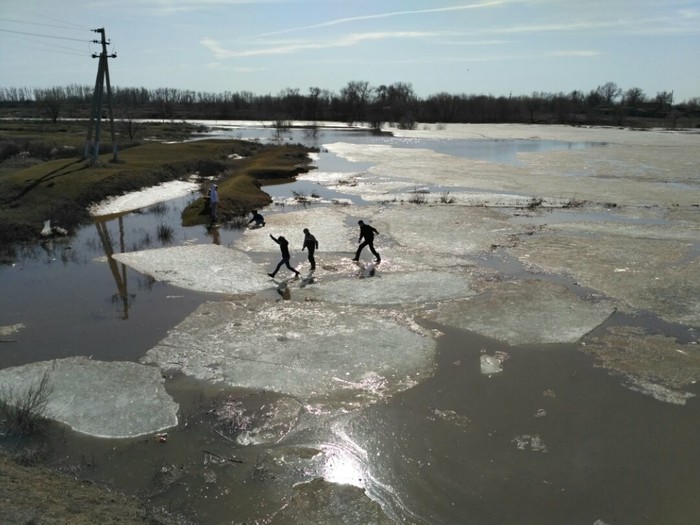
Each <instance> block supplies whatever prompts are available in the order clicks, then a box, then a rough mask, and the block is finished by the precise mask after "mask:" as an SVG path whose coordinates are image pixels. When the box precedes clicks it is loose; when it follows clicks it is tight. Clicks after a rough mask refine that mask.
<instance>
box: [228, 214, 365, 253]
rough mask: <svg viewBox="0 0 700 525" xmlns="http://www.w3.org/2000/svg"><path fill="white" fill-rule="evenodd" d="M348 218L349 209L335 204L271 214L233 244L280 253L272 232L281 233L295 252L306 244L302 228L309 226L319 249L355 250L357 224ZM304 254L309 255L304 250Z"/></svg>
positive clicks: (322, 250)
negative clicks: (345, 209)
mask: <svg viewBox="0 0 700 525" xmlns="http://www.w3.org/2000/svg"><path fill="white" fill-rule="evenodd" d="M355 213H358V211H355ZM359 213H361V212H359ZM349 218H350V214H349V213H348V212H345V211H343V210H340V209H338V208H332V207H322V208H313V209H307V210H302V211H293V212H288V213H274V214H269V215H268V216H266V217H265V226H264V227H262V228H249V229H247V230H245V231H244V233H243V235H242V237H241V238H240V239H238V240H237V241H235V243H234V246H235V247H236V248H239V249H241V250H243V251H246V252H248V251H252V252H275V254H279V247H278V246H277V244H275V242H274V241H273V240H272V239H270V235H273V236H275V237H279V236H280V235H282V236H283V237H285V238H286V239H287V240H288V241H289V251H290V252H291V253H292V254H296V252H301V248H302V246H303V245H304V232H303V229H304V228H308V229H309V231H310V232H311V233H312V234H313V235H314V236H315V237H316V239H317V240H318V244H319V249H318V251H319V252H350V253H354V251H355V249H356V248H357V245H356V244H354V243H353V240H357V237H358V232H359V230H358V227H357V225H356V224H355V225H353V226H351V225H350V223H349ZM303 255H304V257H306V255H305V252H304V254H303Z"/></svg>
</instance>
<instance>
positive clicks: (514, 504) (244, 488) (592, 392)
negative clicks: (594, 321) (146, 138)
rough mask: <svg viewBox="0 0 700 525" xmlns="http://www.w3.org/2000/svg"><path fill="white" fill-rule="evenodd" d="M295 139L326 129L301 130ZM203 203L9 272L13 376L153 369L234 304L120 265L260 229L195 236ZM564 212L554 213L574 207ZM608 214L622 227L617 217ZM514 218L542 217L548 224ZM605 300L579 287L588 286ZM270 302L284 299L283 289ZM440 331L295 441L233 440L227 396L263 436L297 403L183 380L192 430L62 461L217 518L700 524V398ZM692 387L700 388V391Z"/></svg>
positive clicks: (503, 153) (93, 237) (26, 258)
mask: <svg viewBox="0 0 700 525" xmlns="http://www.w3.org/2000/svg"><path fill="white" fill-rule="evenodd" d="M265 132H266V133H268V134H269V133H270V130H265ZM261 133H262V131H261V130H245V129H237V130H235V131H232V132H230V136H235V137H240V138H260V137H261ZM263 138H264V137H263ZM293 140H294V141H298V142H302V141H305V140H307V141H308V140H311V139H308V138H304V137H303V136H302V135H298V136H294V137H293ZM313 141H316V142H317V143H318V144H319V147H323V144H328V143H332V142H338V141H344V142H353V141H356V143H362V144H380V145H386V144H390V145H392V146H394V147H406V148H414V147H415V148H424V149H432V150H434V151H436V152H438V153H443V154H446V155H453V156H454V155H464V156H467V157H470V158H474V159H478V160H486V161H489V162H496V163H503V164H512V165H514V164H516V163H517V153H518V152H520V151H529V152H532V151H536V152H545V151H556V150H559V149H561V150H566V149H572V148H573V149H576V150H590V151H591V152H592V155H594V153H593V152H594V151H595V149H596V148H605V147H606V146H605V145H604V144H600V143H574V144H572V143H568V142H561V143H559V142H557V141H537V140H532V141H526V140H522V141H507V140H498V141H488V140H482V141H478V140H477V141H456V140H446V141H436V140H425V139H411V140H405V139H401V138H392V137H371V136H360V135H357V134H352V133H350V132H341V131H322V132H320V135H319V136H318V137H316V138H315V139H313V140H312V142H313ZM521 148H522V149H521ZM369 168H370V164H369V163H362V162H359V163H354V162H349V161H347V160H344V159H342V158H340V157H338V156H335V155H332V154H323V155H321V156H320V158H319V161H318V170H319V171H324V172H334V173H337V172H342V173H363V172H366V170H368V169H369ZM266 190H269V193H270V194H271V195H272V196H273V197H274V198H275V200H276V201H277V202H278V204H277V205H273V206H271V207H270V208H269V209H268V210H265V213H266V214H268V215H269V214H277V213H286V212H287V211H298V210H299V209H304V208H303V207H300V206H296V205H294V204H293V198H292V197H293V194H294V192H296V193H304V194H311V193H317V194H319V196H320V197H321V198H322V199H334V198H347V199H348V200H350V201H352V202H353V204H354V205H358V206H362V205H363V204H365V201H364V200H363V199H362V197H361V196H359V195H356V194H344V193H343V192H342V190H340V189H338V188H333V189H329V188H325V187H322V186H319V185H318V184H315V183H313V182H310V181H302V182H297V183H294V184H286V185H276V186H271V187H267V188H266ZM191 198H193V197H184V198H180V199H175V200H173V201H169V202H167V203H165V204H164V205H158V206H152V207H150V208H147V209H144V210H139V211H138V212H132V213H127V214H125V215H123V216H121V217H115V218H111V219H110V220H108V221H105V222H99V221H97V222H96V223H95V224H93V225H90V226H87V227H85V228H83V229H81V230H80V231H79V232H78V233H77V234H76V236H75V237H73V238H71V239H67V240H65V241H61V240H56V241H53V242H50V243H43V244H40V245H37V246H33V247H29V248H27V249H26V251H25V253H23V254H22V256H21V258H20V259H19V260H18V261H17V262H16V264H14V265H12V266H6V267H2V268H0V290H1V292H2V293H1V294H0V326H10V325H16V324H22V325H24V328H22V329H21V330H19V331H18V332H17V333H14V334H10V335H6V336H2V337H1V339H2V340H3V341H4V342H3V343H2V344H0V369H4V368H8V367H11V366H18V365H23V364H27V363H32V362H35V361H41V360H50V359H60V358H64V357H69V356H90V357H92V358H93V359H96V360H104V361H112V360H114V361H117V360H119V361H138V360H139V359H140V358H142V357H143V356H144V354H145V353H146V352H147V351H148V350H149V349H151V348H152V347H154V346H155V345H156V344H157V343H158V342H159V341H161V340H162V339H163V338H164V337H165V336H166V334H167V332H168V330H171V329H172V328H173V327H174V326H175V325H177V324H178V323H180V322H181V321H182V320H183V319H185V318H186V317H187V316H188V315H189V314H190V313H192V312H193V311H195V309H197V307H199V306H200V305H201V304H202V303H204V302H207V301H220V300H222V296H221V295H220V294H208V293H201V292H194V291H191V290H185V289H182V288H177V287H174V286H171V285H169V284H166V283H162V282H158V281H154V280H152V279H150V278H148V277H145V276H144V275H141V274H139V273H138V272H135V271H134V270H132V269H130V268H129V267H127V266H124V265H122V264H118V263H116V262H115V261H113V260H111V259H108V258H107V257H108V256H109V255H110V254H111V253H117V252H124V251H134V250H143V249H149V248H156V247H162V246H169V245H181V244H198V243H200V244H201V243H207V244H209V243H214V244H220V245H222V246H227V245H230V244H231V243H233V242H234V241H236V240H237V239H238V238H239V237H240V235H241V233H240V232H239V231H236V230H230V229H226V228H220V229H219V230H218V231H214V232H208V231H207V230H206V229H205V228H203V227H193V228H183V227H182V226H181V225H180V222H179V217H180V211H181V210H182V209H183V208H184V206H186V205H187V203H188V202H189V200H190V199H191ZM324 205H326V204H311V205H309V206H324ZM551 213H552V214H551V215H548V216H547V220H548V221H549V222H550V223H551V222H552V221H553V220H557V221H558V222H563V223H565V222H567V221H568V220H570V217H571V216H570V215H564V214H563V213H562V212H558V211H554V212H551ZM559 213H562V215H561V217H558V215H557V214H559ZM357 214H358V215H361V212H360V211H358V212H357ZM589 220H590V221H592V222H604V221H608V220H620V219H612V218H611V217H610V216H609V215H607V214H606V213H605V212H599V211H598V212H595V213H592V214H591V215H590V217H589ZM514 221H515V222H517V221H530V222H531V223H533V224H536V225H537V224H538V221H543V219H539V218H533V217H530V218H526V217H525V218H523V217H515V218H514ZM664 221H665V217H661V216H654V215H651V216H648V217H646V218H644V219H637V218H630V219H628V221H627V222H629V223H630V224H633V225H635V224H642V225H647V224H648V225H651V226H663V224H664ZM622 222H624V221H622ZM163 224H166V225H169V226H170V227H172V229H173V232H172V236H171V237H170V239H166V240H160V239H159V238H158V233H157V232H158V227H159V226H160V225H163ZM696 257H697V254H696ZM299 260H300V261H301V260H302V258H301V257H300V258H299ZM293 262H294V261H293ZM479 264H481V265H483V266H485V267H489V268H491V269H493V270H495V271H498V273H499V274H500V278H501V279H503V280H508V279H517V278H522V277H523V276H525V275H527V274H528V272H531V271H532V270H531V269H529V270H528V269H526V268H525V267H524V266H523V264H522V263H521V262H520V261H518V260H516V259H514V258H512V257H507V256H505V255H503V254H499V253H497V252H494V253H491V254H485V255H483V256H482V257H481V259H480V261H479ZM262 271H266V270H264V269H263V268H261V272H262ZM538 277H539V278H542V279H551V280H553V281H557V280H561V277H560V276H557V275H549V276H546V275H538ZM574 288H575V287H574ZM587 292H588V290H586V289H585V288H580V287H579V288H578V289H577V293H579V294H581V295H584V294H585V293H587ZM261 296H262V297H263V298H267V299H268V300H269V301H274V300H276V299H278V296H277V295H276V293H275V290H274V288H271V289H270V290H269V293H268V292H266V293H263V294H261ZM420 322H421V324H422V325H423V326H424V328H426V329H428V330H434V331H436V332H440V333H441V334H442V335H441V336H440V337H438V338H437V361H436V363H435V370H434V374H433V376H432V377H430V378H428V379H426V380H424V381H422V382H420V383H419V384H417V385H416V386H414V387H413V388H410V389H408V390H405V391H403V392H400V393H398V394H395V395H393V396H392V397H390V398H386V399H384V400H382V401H381V402H379V403H375V404H373V405H371V406H369V407H365V408H362V409H359V410H354V411H353V410H350V411H340V412H338V411H330V412H321V413H311V412H303V411H302V414H301V415H300V416H299V418H298V420H296V419H295V420H294V421H293V423H294V424H293V426H294V429H295V430H294V432H289V433H287V434H284V436H283V437H282V438H280V439H277V440H272V441H263V442H258V441H254V442H253V443H252V444H247V445H242V444H240V443H239V442H237V441H235V440H234V439H232V435H231V434H229V433H226V432H223V431H222V426H221V419H220V418H219V417H218V413H217V407H221V406H222V404H225V403H226V402H235V406H236V410H237V412H236V414H237V415H238V416H239V417H240V418H241V421H239V423H240V425H241V428H243V427H246V428H247V423H248V422H247V420H245V417H246V415H250V414H256V413H259V412H260V411H263V409H264V408H265V407H270V406H277V405H275V403H277V402H279V400H280V396H278V395H276V394H274V393H272V392H260V391H249V390H245V389H241V388H233V387H230V386H222V385H214V384H210V383H207V382H203V381H197V380H195V379H192V378H188V377H185V376H180V375H175V376H172V377H168V378H167V380H166V384H165V387H166V389H167V390H168V392H169V393H170V394H171V395H172V396H173V398H174V399H175V401H176V402H177V403H179V405H180V407H181V414H180V418H179V419H180V423H179V425H178V427H176V428H173V429H170V430H168V433H167V439H166V440H165V441H160V440H159V439H154V438H153V437H148V438H138V439H121V440H113V439H98V438H94V437H90V436H85V435H82V434H79V433H75V432H71V431H69V430H65V429H63V430H57V431H56V432H54V433H52V435H51V436H50V438H49V439H50V447H49V449H48V450H49V452H48V453H47V454H48V456H47V462H48V463H50V464H52V465H55V466H59V467H61V468H64V469H66V470H69V471H71V472H73V473H75V474H76V475H78V476H80V477H81V478H84V479H92V480H95V481H99V482H102V483H106V484H107V485H109V486H111V487H114V488H115V489H118V490H121V491H124V492H126V493H133V494H139V495H141V496H146V497H148V498H149V499H150V500H151V501H152V502H153V503H155V504H158V505H162V506H164V507H166V508H168V509H169V510H170V511H172V512H176V513H183V514H185V515H189V516H194V517H195V520H196V521H197V522H198V523H205V524H209V523H211V524H218V523H299V522H307V523H416V524H452V523H465V524H471V523H474V524H504V523H519V524H521V523H522V524H550V523H551V524H563V523H565V524H581V525H594V524H597V525H603V524H608V525H619V524H659V523H664V524H679V525H681V524H682V525H685V524H688V525H691V524H694V523H697V522H698V516H700V501H699V500H698V498H697V494H698V492H699V491H700V475H698V473H699V472H700V447H697V436H698V431H700V417H698V416H699V415H700V413H699V412H698V401H697V399H698V398H697V397H695V398H692V399H690V400H688V403H687V404H686V405H677V404H670V403H662V402H660V401H658V400H656V399H654V398H652V397H651V396H646V395H642V394H640V393H639V392H635V391H633V390H630V389H627V388H624V387H623V386H622V385H621V383H620V381H619V378H616V377H615V376H613V375H610V374H609V373H608V372H607V371H606V370H605V369H603V368H600V367H597V366H595V363H594V361H593V358H592V357H590V356H589V355H587V354H585V353H583V352H581V351H580V348H579V347H578V346H577V345H576V344H544V345H543V344H539V345H538V344H531V345H516V346H511V345H507V344H505V343H503V342H501V341H497V340H495V339H490V338H488V337H485V336H482V335H478V334H477V333H474V332H470V331H466V330H461V329H458V328H455V327H449V326H445V325H439V324H436V323H433V322H429V321H420ZM616 325H621V326H640V327H648V326H657V327H658V326H662V327H665V328H667V329H668V330H669V332H671V333H675V335H679V336H680V334H684V335H685V337H686V338H687V334H688V331H687V327H682V326H679V325H672V324H670V323H667V322H663V321H661V320H659V319H658V318H656V317H655V316H653V315H651V314H649V313H648V312H647V313H645V315H639V316H637V315H628V314H625V313H622V312H618V313H615V314H613V315H612V316H611V317H610V318H608V320H607V321H605V323H604V324H603V325H601V326H599V327H597V328H596V329H595V331H594V332H593V334H590V335H593V336H595V335H596V334H598V333H600V334H602V333H603V332H604V331H605V330H606V329H607V328H608V327H611V326H616ZM364 350H365V349H362V348H358V349H357V351H358V352H363V351H364ZM485 354H487V355H500V356H503V357H504V360H503V371H502V372H499V373H496V374H492V375H490V374H483V373H482V372H481V371H480V368H479V362H480V358H481V356H483V355H485ZM690 391H692V392H694V393H695V394H696V395H697V394H700V389H699V388H698V387H697V385H694V386H692V387H690ZM251 417H252V419H255V416H254V415H253V416H251ZM233 437H235V436H233ZM317 478H322V479H323V480H325V482H326V484H325V485H323V486H321V487H316V486H314V487H315V488H314V489H313V490H312V494H309V493H308V492H304V490H303V489H302V487H304V485H303V484H304V483H305V482H310V481H311V480H313V479H317ZM357 489H361V490H364V494H365V495H363V494H362V492H361V490H360V491H358V490H357ZM290 502H291V503H290ZM379 509H380V510H379ZM303 519H305V520H306V521H302V520H303Z"/></svg>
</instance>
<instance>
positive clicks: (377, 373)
mask: <svg viewBox="0 0 700 525" xmlns="http://www.w3.org/2000/svg"><path fill="white" fill-rule="evenodd" d="M434 354H435V342H434V341H433V339H432V338H431V337H428V336H426V335H424V334H423V333H422V331H419V328H418V327H417V325H415V323H414V322H413V321H412V320H411V319H410V318H407V317H405V316H403V315H402V314H400V313H397V312H393V313H392V312H386V311H383V310H376V309H363V308H358V307H356V306H353V307H349V306H338V305H332V304H319V303H311V302H303V303H298V302H295V303H293V304H290V303H289V302H279V303H276V304H269V303H268V304H257V305H255V304H253V303H245V302H242V303H234V302H227V301H222V302H212V303H207V304H203V305H202V306H200V307H199V308H198V309H197V310H196V311H195V312H194V313H192V314H191V315H190V316H189V317H187V318H186V319H185V320H184V321H183V322H182V323H180V324H179V325H178V326H176V327H175V328H174V329H173V330H171V331H170V333H169V334H168V336H167V337H166V338H165V339H164V340H162V341H161V342H160V343H159V344H158V345H157V346H155V347H154V348H152V349H151V350H149V351H148V352H147V354H146V355H145V356H144V357H143V358H142V362H143V363H153V364H157V365H158V366H160V367H161V369H162V370H163V372H164V373H173V372H182V373H184V374H186V375H189V376H193V377H195V378H197V379H203V380H207V381H211V382H224V383H226V384H229V385H232V386H238V387H244V388H251V389H255V390H270V391H274V392H277V393H280V394H285V395H290V396H294V397H296V398H298V399H300V400H308V401H312V402H323V401H324V400H325V402H327V403H333V400H336V401H337V402H340V403H341V404H346V403H371V402H374V401H376V400H378V399H381V398H383V397H385V396H388V395H391V394H393V393H395V392H399V391H401V390H405V389H407V388H410V387H411V386H413V385H415V384H416V383H417V382H419V381H421V380H422V379H423V378H425V377H428V376H430V375H431V374H432V371H433V362H434Z"/></svg>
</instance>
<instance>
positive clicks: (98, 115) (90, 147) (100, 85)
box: [83, 27, 118, 164]
mask: <svg viewBox="0 0 700 525" xmlns="http://www.w3.org/2000/svg"><path fill="white" fill-rule="evenodd" d="M93 31H94V32H95V33H100V34H101V35H102V38H101V40H93V43H95V44H102V52H101V53H100V54H99V55H96V54H94V53H93V55H92V58H99V59H100V61H99V64H98V66H97V78H96V80H95V92H94V94H93V98H92V113H91V114H90V123H89V124H88V133H87V140H86V141H85V154H84V155H83V156H84V157H85V159H86V160H88V161H89V162H90V164H96V163H97V160H98V158H99V155H100V124H101V122H102V97H103V94H104V88H105V81H106V82H107V108H108V111H109V125H110V130H111V132H112V162H117V160H118V158H117V141H116V139H115V134H114V115H113V114H112V86H111V85H110V83H109V66H108V65H107V58H117V54H116V53H113V54H111V55H108V54H107V44H108V43H109V42H107V39H106V38H105V30H104V27H103V28H101V29H93ZM93 131H94V137H93Z"/></svg>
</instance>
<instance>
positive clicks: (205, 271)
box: [113, 228, 274, 294]
mask: <svg viewBox="0 0 700 525" xmlns="http://www.w3.org/2000/svg"><path fill="white" fill-rule="evenodd" d="M263 229H264V228H263ZM268 240H269V239H268ZM270 242H271V243H272V241H271V240H270ZM272 244H274V243H272ZM113 257H114V259H116V260H117V261H119V262H121V263H123V264H126V265H127V266H130V267H132V268H134V269H135V270H136V271H138V272H141V273H143V274H146V275H150V276H151V277H153V278H154V279H156V280H158V281H163V282H167V283H170V284H172V285H174V286H179V287H180V288H187V289H190V290H197V291H202V292H216V293H230V294H238V293H254V292H258V291H261V290H265V289H267V288H269V287H270V280H269V278H268V276H267V275H266V274H265V269H264V267H262V266H261V265H259V264H256V263H255V262H253V260H252V259H251V258H250V257H249V256H248V255H247V254H245V253H243V252H241V251H239V250H232V249H230V248H225V247H223V246H218V245H216V244H196V245H191V246H175V247H170V248H160V249H155V250H144V251H140V252H127V253H119V254H114V256H113Z"/></svg>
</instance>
